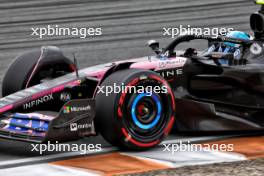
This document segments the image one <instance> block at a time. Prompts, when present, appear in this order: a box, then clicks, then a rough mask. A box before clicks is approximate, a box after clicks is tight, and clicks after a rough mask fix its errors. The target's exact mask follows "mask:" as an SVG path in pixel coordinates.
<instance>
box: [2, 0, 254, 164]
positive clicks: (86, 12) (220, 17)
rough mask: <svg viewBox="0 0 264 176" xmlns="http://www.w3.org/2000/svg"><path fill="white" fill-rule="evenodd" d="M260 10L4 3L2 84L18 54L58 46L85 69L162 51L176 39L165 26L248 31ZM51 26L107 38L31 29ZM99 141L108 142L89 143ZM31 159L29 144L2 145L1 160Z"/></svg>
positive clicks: (105, 1) (62, 0)
mask: <svg viewBox="0 0 264 176" xmlns="http://www.w3.org/2000/svg"><path fill="white" fill-rule="evenodd" d="M257 9H258V7H257V6H255V5H254V3H253V1H250V0H221V1H220V0H193V1H186V0H163V1H161V0H145V1H142V0H129V1H123V0H56V1H53V0H45V1H41V0H23V1H16V0H1V3H0V80H1V81H0V84H1V82H2V77H3V75H4V73H5V71H6V69H7V67H8V66H9V65H10V63H11V62H12V61H13V59H14V58H15V57H16V56H17V55H19V54H21V53H23V52H25V51H29V50H32V49H37V48H39V47H40V46H43V45H56V46H59V47H60V48H62V50H63V51H64V52H65V54H66V55H67V56H69V57H71V53H75V54H76V57H77V59H78V61H79V65H80V67H81V68H83V67H86V66H90V65H95V64H99V63H104V62H110V61H113V60H120V59H126V58H132V57H140V56H145V55H149V54H152V52H151V51H150V49H149V48H148V47H146V42H147V41H148V40H149V39H156V40H158V41H160V42H161V46H165V44H166V43H168V42H169V41H171V40H172V39H171V38H169V37H168V36H166V37H164V36H163V35H162V34H163V32H164V31H163V27H178V26H179V25H183V26H187V25H191V26H192V27H195V26H197V27H233V28H234V29H236V30H243V31H248V32H249V31H250V28H249V14H250V13H252V12H254V11H256V10H257ZM47 25H59V26H61V27H87V28H88V27H101V28H102V32H103V35H102V36H96V37H87V38H86V39H80V38H79V37H69V36H66V37H62V36H57V37H56V36H48V37H44V38H43V39H40V38H38V37H37V36H31V33H32V31H31V28H32V27H43V26H47ZM197 46H198V44H195V45H194V46H192V47H197ZM18 74H19V73H18ZM98 141H99V142H102V141H103V140H102V139H101V138H100V137H99V138H91V139H88V140H86V142H87V143H88V142H95V143H96V142H98ZM79 142H83V140H81V141H79ZM103 143H105V142H103ZM105 145H107V144H105ZM29 155H32V153H31V152H30V151H29V145H28V144H24V143H16V142H7V141H5V140H0V161H3V160H10V159H17V158H23V157H28V156H29ZM33 155H36V154H33Z"/></svg>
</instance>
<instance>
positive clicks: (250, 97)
mask: <svg viewBox="0 0 264 176" xmlns="http://www.w3.org/2000/svg"><path fill="white" fill-rule="evenodd" d="M263 19H264V18H263V14H262V12H259V13H255V14H252V16H251V27H252V29H253V31H254V32H255V39H253V40H249V41H245V40H241V39H236V38H229V37H224V36H220V37H217V38H211V37H205V36H196V35H186V36H180V37H178V38H176V39H175V40H174V41H173V42H172V43H170V44H169V45H168V46H167V47H166V48H165V49H160V48H159V44H158V43H157V42H155V41H150V42H149V46H150V47H151V48H152V49H153V50H154V52H155V53H156V55H155V56H147V57H143V58H138V59H130V60H124V61H118V62H111V63H107V64H102V65H96V66H92V67H88V68H84V69H82V70H78V68H77V64H76V62H73V61H71V60H70V59H68V58H66V57H65V56H64V55H63V54H62V52H61V51H60V49H59V48H57V47H54V46H47V47H42V48H41V49H40V50H36V51H32V52H29V53H25V54H23V55H21V56H19V57H18V58H17V59H16V60H15V61H14V62H13V63H12V64H11V66H10V67H9V69H8V71H7V73H6V75H5V77H4V80H3V84H2V95H3V98H1V99H0V137H1V138H8V139H13V140H21V141H28V142H38V143H42V142H47V141H68V140H75V139H79V138H82V137H86V136H91V135H98V134H101V135H102V136H103V137H104V138H105V139H106V140H107V141H108V142H109V143H111V144H113V145H115V146H118V147H121V148H128V149H134V150H140V149H148V148H151V147H154V146H156V145H158V144H159V143H160V142H161V141H162V140H163V139H164V138H165V137H166V136H167V135H168V134H169V133H170V131H171V129H172V128H175V130H178V131H242V130H245V131H249V130H250V131H263V129H264V119H263V113H264V96H263V95H264V71H263V70H264V60H263V53H264V52H263V51H264V48H263V35H262V34H263V32H264V25H262V26H261V24H264V20H263ZM259 21H261V23H260V22H259ZM256 22H258V23H256ZM196 39H202V40H207V41H208V43H209V45H212V44H215V45H219V44H221V43H224V42H229V43H234V44H239V45H240V47H239V51H240V52H239V54H240V55H239V59H238V58H237V55H234V54H233V53H225V52H215V51H212V50H210V49H208V50H206V51H205V52H202V53H199V52H198V53H197V51H196V50H195V49H193V48H188V49H186V51H185V52H184V54H182V55H180V54H178V52H176V51H177V49H176V47H177V46H178V44H180V43H183V42H186V41H190V40H196ZM220 60H221V62H219V61H220ZM223 60H225V61H226V62H224V63H228V64H227V65H222V64H221V63H223Z"/></svg>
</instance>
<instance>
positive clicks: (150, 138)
mask: <svg viewBox="0 0 264 176" xmlns="http://www.w3.org/2000/svg"><path fill="white" fill-rule="evenodd" d="M109 87H112V88H114V87H119V88H122V87H123V90H121V91H117V90H116V92H109V94H108V95H106V92H104V93H103V92H102V91H100V92H99V91H98V93H97V95H96V118H95V124H96V128H97V131H99V132H100V133H101V135H102V136H103V137H104V138H105V139H106V140H107V141H108V142H109V143H111V144H112V145H115V146H118V147H121V148H125V149H132V150H145V149H149V148H152V147H154V146H156V145H158V144H159V143H160V142H161V141H162V140H163V139H164V138H165V137H166V136H167V135H168V134H169V132H170V130H171V128H172V126H173V123H174V113H175V102H174V101H175V100H174V96H173V93H172V91H171V89H170V87H169V85H168V84H167V82H166V81H165V80H164V79H163V78H162V77H160V76H159V75H158V74H156V73H154V72H152V71H145V70H138V69H127V70H121V71H118V72H115V73H113V74H112V75H110V76H109V77H108V78H106V79H105V80H104V81H103V83H102V84H101V88H105V90H107V89H109ZM128 87H130V88H131V87H134V88H136V90H137V91H133V89H132V88H131V89H129V88H128ZM142 90H143V91H142Z"/></svg>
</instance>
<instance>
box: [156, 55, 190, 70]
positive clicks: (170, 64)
mask: <svg viewBox="0 0 264 176" xmlns="http://www.w3.org/2000/svg"><path fill="white" fill-rule="evenodd" d="M185 62H186V58H181V57H179V58H177V59H173V60H160V61H159V62H158V65H157V66H158V68H174V67H182V66H183V65H184V64H185Z"/></svg>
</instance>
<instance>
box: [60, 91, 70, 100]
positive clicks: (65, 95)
mask: <svg viewBox="0 0 264 176" xmlns="http://www.w3.org/2000/svg"><path fill="white" fill-rule="evenodd" d="M60 99H61V101H70V100H71V94H70V93H68V92H63V93H61V95H60Z"/></svg>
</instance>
